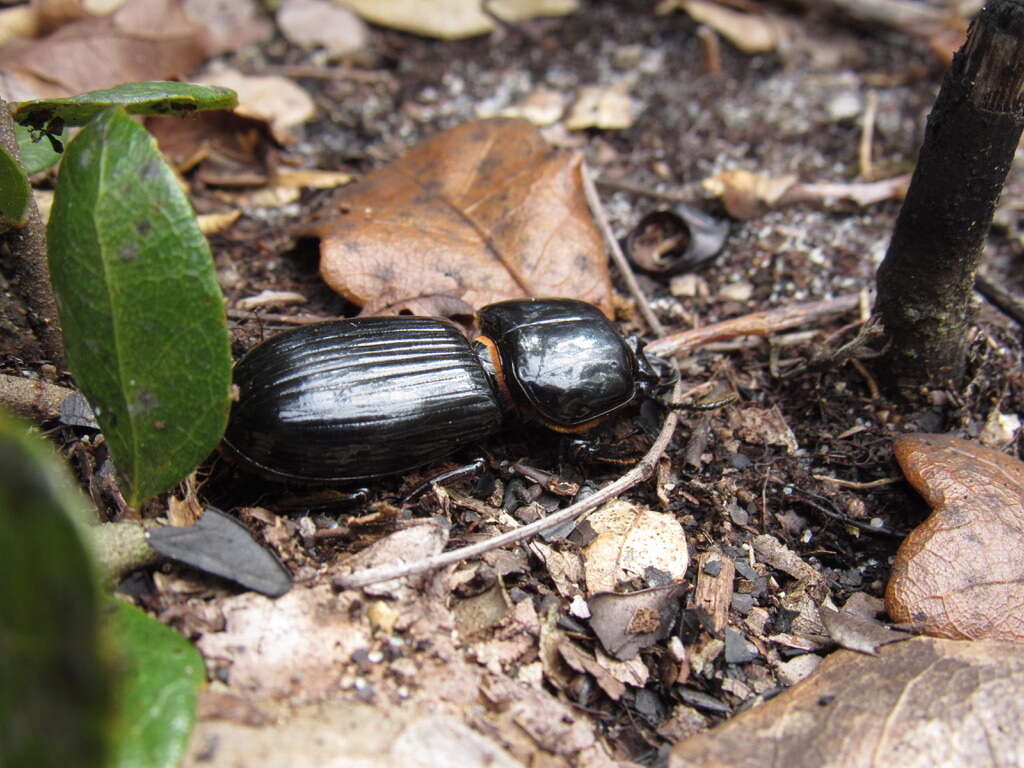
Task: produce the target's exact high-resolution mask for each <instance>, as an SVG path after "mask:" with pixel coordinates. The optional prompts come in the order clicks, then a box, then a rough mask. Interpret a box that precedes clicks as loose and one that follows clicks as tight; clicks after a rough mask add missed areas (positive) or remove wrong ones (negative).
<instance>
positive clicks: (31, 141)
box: [14, 125, 63, 176]
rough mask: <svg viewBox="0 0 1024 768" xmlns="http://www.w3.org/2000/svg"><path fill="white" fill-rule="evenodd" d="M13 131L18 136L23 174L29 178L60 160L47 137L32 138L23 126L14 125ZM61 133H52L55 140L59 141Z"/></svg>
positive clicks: (36, 135)
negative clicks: (23, 168)
mask: <svg viewBox="0 0 1024 768" xmlns="http://www.w3.org/2000/svg"><path fill="white" fill-rule="evenodd" d="M14 130H15V132H16V133H17V136H18V146H19V147H20V148H21V164H22V165H23V166H25V173H27V174H28V175H29V176H31V175H32V174H34V173H39V172H40V171H45V170H46V169H47V168H49V167H50V166H52V165H56V163H57V161H59V160H60V153H59V152H57V151H56V150H55V149H54V148H53V142H51V141H48V140H47V137H45V136H41V135H39V133H38V132H36V134H35V135H34V136H33V132H32V130H31V129H29V128H26V127H25V126H24V125H15V126H14ZM62 135H63V133H62V132H61V133H56V132H55V133H54V138H55V139H58V140H59V139H60V137H61V136H62Z"/></svg>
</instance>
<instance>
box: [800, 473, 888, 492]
mask: <svg viewBox="0 0 1024 768" xmlns="http://www.w3.org/2000/svg"><path fill="white" fill-rule="evenodd" d="M811 477H813V478H814V479H815V480H819V481H821V482H823V483H832V484H833V485H838V486H841V487H843V488H853V489H854V490H858V491H866V490H870V489H872V488H881V487H883V486H886V485H895V484H896V483H902V482H903V478H902V477H883V478H881V479H880V480H871V481H870V482H866V483H858V482H856V481H854V480H843V479H842V478H841V477H831V476H829V475H811Z"/></svg>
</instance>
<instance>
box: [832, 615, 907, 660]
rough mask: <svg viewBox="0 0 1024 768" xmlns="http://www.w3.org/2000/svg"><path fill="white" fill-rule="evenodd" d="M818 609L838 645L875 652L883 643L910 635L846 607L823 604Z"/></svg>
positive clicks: (853, 649)
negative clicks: (837, 607)
mask: <svg viewBox="0 0 1024 768" xmlns="http://www.w3.org/2000/svg"><path fill="white" fill-rule="evenodd" d="M818 610H819V613H820V615H821V622H822V624H824V625H825V629H826V630H828V634H829V637H831V638H832V640H833V641H835V643H836V645H838V646H840V647H841V648H848V649H850V650H851V651H860V652H861V653H875V652H876V651H877V650H878V648H879V647H880V646H882V645H885V644H887V643H895V642H896V641H897V640H906V639H907V638H908V637H910V635H908V634H907V633H906V632H897V631H895V630H892V629H889V628H888V627H886V626H884V625H883V624H882V623H881V622H880V621H877V620H876V619H867V618H864V617H863V616H857V615H854V614H852V613H848V612H847V611H846V610H845V609H844V610H842V611H835V610H833V609H831V608H829V607H827V606H824V605H823V606H821V608H819V609H818Z"/></svg>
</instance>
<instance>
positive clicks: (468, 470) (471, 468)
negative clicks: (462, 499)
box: [402, 459, 487, 506]
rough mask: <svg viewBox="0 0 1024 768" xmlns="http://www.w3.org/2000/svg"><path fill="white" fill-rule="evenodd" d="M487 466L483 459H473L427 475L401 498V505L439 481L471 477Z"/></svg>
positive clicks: (445, 481) (417, 496)
mask: <svg viewBox="0 0 1024 768" xmlns="http://www.w3.org/2000/svg"><path fill="white" fill-rule="evenodd" d="M485 466H487V462H486V461H484V460H483V459H474V460H473V461H471V462H470V463H469V464H463V465H462V466H461V467H456V468H455V469H449V470H447V471H445V472H440V473H438V474H436V475H434V476H433V477H429V478H427V479H426V480H424V481H423V482H422V483H420V484H419V485H417V486H416V487H415V488H413V489H412V490H411V491H410V492H409V493H408V494H406V496H405V498H404V499H402V506H405V505H406V504H411V503H412V502H413V501H415V500H416V499H417V498H419V497H420V496H422V495H423V494H424V493H426V492H427V491H429V490H430V489H431V487H433V486H435V485H437V484H439V483H447V482H450V481H452V480H458V479H460V478H463V477H471V476H473V475H479V474H480V473H481V472H483V471H484V467H485Z"/></svg>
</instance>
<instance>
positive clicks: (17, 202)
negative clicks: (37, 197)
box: [0, 145, 32, 232]
mask: <svg viewBox="0 0 1024 768" xmlns="http://www.w3.org/2000/svg"><path fill="white" fill-rule="evenodd" d="M31 195H32V189H31V188H30V187H29V185H28V178H27V177H26V176H25V172H24V171H23V170H22V169H21V166H20V165H19V164H18V161H17V160H15V159H14V157H13V156H12V155H11V153H10V152H8V151H7V148H6V147H4V146H3V145H0V232H4V231H6V230H8V229H11V228H12V227H20V226H22V225H23V224H24V223H25V213H26V211H27V210H28V201H29V199H30V196H31Z"/></svg>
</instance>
